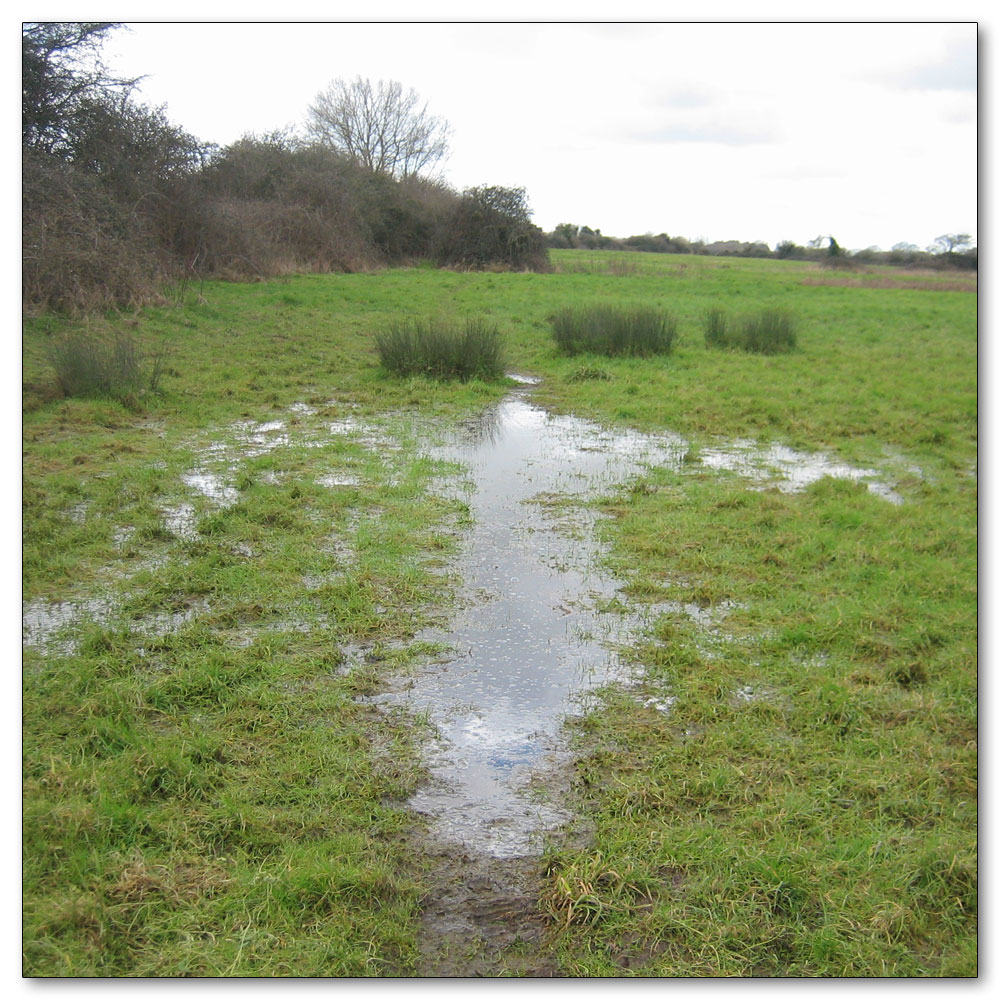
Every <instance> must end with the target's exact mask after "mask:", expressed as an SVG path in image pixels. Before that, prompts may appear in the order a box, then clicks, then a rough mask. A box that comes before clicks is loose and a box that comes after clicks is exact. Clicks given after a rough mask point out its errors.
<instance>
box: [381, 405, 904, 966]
mask: <svg viewBox="0 0 1000 1000" xmlns="http://www.w3.org/2000/svg"><path fill="white" fill-rule="evenodd" d="M529 393H530V387H528V386H524V387H521V388H519V389H517V390H515V391H513V392H512V393H511V394H509V395H508V396H507V397H506V398H505V399H504V400H503V401H502V402H501V403H500V404H499V405H497V406H496V407H494V408H492V409H490V410H489V411H487V412H486V413H485V414H483V416H482V418H481V419H480V420H478V421H473V422H469V423H467V424H465V425H464V426H462V427H460V428H459V429H457V430H456V431H454V432H453V433H451V434H449V435H448V436H447V438H446V439H445V440H443V441H441V442H439V443H435V444H433V445H426V446H425V452H426V454H427V455H429V456H431V457H433V458H437V459H445V460H450V461H452V462H457V463H459V464H460V465H461V466H462V468H464V469H465V470H466V475H467V477H468V479H467V480H466V481H465V482H464V483H462V484H459V486H457V487H456V488H457V489H458V490H459V496H461V497H462V498H463V499H464V500H465V501H466V502H467V504H468V507H469V513H470V519H471V527H470V529H469V531H468V534H467V536H466V538H465V541H464V548H463V551H462V554H461V555H460V556H459V559H458V563H457V565H456V566H455V567H454V568H455V570H456V572H457V574H458V575H459V576H460V578H461V580H462V590H461V594H460V601H459V606H460V610H459V611H458V612H457V613H456V614H455V615H454V617H453V619H452V621H451V622H450V627H449V628H448V629H447V630H446V631H436V632H430V631H428V632H425V633H423V634H422V635H420V636H419V638H420V639H422V640H427V641H431V642H434V643H437V644H439V645H444V646H445V647H447V648H448V649H450V653H449V654H447V655H445V656H444V657H441V658H439V659H438V660H437V661H435V662H433V663H430V664H427V665H426V666H425V667H424V668H422V669H421V670H420V671H419V673H418V674H417V675H416V676H411V677H400V678H397V679H396V680H395V681H394V682H390V686H389V688H388V689H387V690H383V692H382V693H380V694H378V695H376V696H374V697H372V698H371V699H370V701H372V702H373V703H375V704H378V705H380V706H383V707H391V706H403V707H405V708H406V709H407V710H409V711H410V712H413V713H418V714H420V715H421V716H422V717H424V718H426V719H427V720H428V721H429V722H430V723H431V724H432V726H433V728H434V730H435V732H436V733H437V734H438V739H437V742H436V743H435V745H434V746H433V747H432V748H431V749H430V751H429V766H430V771H431V779H430V780H429V781H427V782H426V783H425V784H424V785H423V786H422V787H421V788H420V789H419V790H418V791H417V793H416V794H415V795H414V796H413V797H412V798H411V799H410V801H409V803H408V804H409V807H410V808H411V809H413V810H414V811H416V812H417V813H419V814H421V815H422V816H424V817H425V818H426V819H427V823H428V831H427V835H426V838H425V840H424V841H423V842H422V845H421V846H422V847H423V849H424V851H425V852H426V853H427V854H429V855H430V856H432V859H433V868H434V873H435V874H434V875H433V876H432V879H433V880H434V884H433V886H432V891H431V892H430V893H429V894H428V897H427V901H426V910H425V917H424V939H423V940H424V950H425V958H426V960H427V966H426V968H425V970H424V971H425V974H428V975H434V974H438V975H470V974H484V975H490V974H495V972H496V969H497V968H499V967H502V968H505V969H508V968H510V966H509V965H507V964H502V965H501V966H498V965H496V964H495V963H496V956H497V955H499V953H500V951H501V950H503V949H505V948H506V949H508V952H510V946H515V947H514V953H517V947H516V946H518V945H520V946H525V947H526V952H527V953H528V954H530V953H532V952H534V954H535V956H536V959H535V964H531V963H529V964H528V965H525V966H522V967H521V969H520V971H522V972H528V973H529V974H536V975H537V974H544V973H545V971H546V970H545V967H544V963H543V965H541V966H540V965H538V964H537V956H538V954H539V952H538V950H537V945H538V943H539V941H540V940H541V937H542V927H541V919H540V916H539V914H538V912H537V903H536V901H537V898H538V884H537V883H538V880H539V879H540V872H539V858H540V856H541V853H542V851H543V849H544V844H545V839H546V836H547V835H550V834H552V833H553V832H554V831H556V830H557V829H560V828H565V827H566V826H567V824H570V823H571V820H572V819H573V817H572V816H571V815H570V814H569V812H568V811H567V809H566V807H565V803H564V801H563V800H565V798H567V796H566V795H565V792H566V789H567V787H568V779H567V778H566V777H565V776H566V775H568V773H569V764H570V762H571V755H570V752H569V750H568V748H567V746H566V741H565V737H564V735H563V734H562V725H563V722H564V720H565V719H566V718H567V717H568V716H572V715H573V714H577V713H580V712H582V711H583V710H584V709H585V707H586V703H587V698H588V693H592V692H594V691H595V690H596V689H598V688H600V687H602V686H605V685H608V684H611V683H617V684H619V685H621V686H622V687H624V688H625V689H629V690H631V691H632V693H633V694H634V696H635V698H636V700H637V703H639V704H642V705H644V706H646V707H649V706H652V707H654V708H657V709H658V710H661V711H665V712H669V710H670V706H671V704H672V703H673V698H672V697H671V696H670V694H669V692H667V691H659V690H654V689H653V688H651V687H650V685H649V682H648V681H647V680H646V679H645V678H643V677H642V675H641V671H640V668H639V667H638V666H637V665H636V664H634V663H631V664H626V663H625V662H623V659H622V658H621V656H620V655H619V652H618V651H619V650H623V649H625V648H627V647H628V646H630V645H633V644H634V643H635V642H636V640H637V639H638V638H639V636H640V633H641V631H642V629H643V628H644V626H646V625H647V623H648V622H649V618H650V616H655V615H656V614H658V613H659V612H661V611H663V610H664V609H665V608H664V606H650V605H648V604H630V603H629V602H628V601H627V600H626V599H625V598H624V597H623V595H622V594H621V592H620V588H621V586H622V584H623V581H621V580H619V579H616V578H615V577H613V576H612V575H610V573H609V572H608V570H607V569H606V568H605V566H604V565H603V556H604V554H605V553H604V550H603V549H602V547H601V545H600V544H599V542H598V538H597V532H596V531H595V530H594V528H595V521H596V518H597V517H598V516H599V515H598V513H597V512H596V510H595V509H594V506H592V505H591V506H588V503H587V501H590V500H593V499H595V498H597V497H600V496H606V495H607V494H608V493H610V492H612V491H613V490H614V489H615V488H617V487H619V486H621V485H622V484H625V483H627V482H628V480H629V479H631V478H633V477H635V476H638V475H640V474H642V473H643V472H644V471H645V470H647V469H648V468H650V467H653V466H660V467H662V466H666V467H669V468H671V469H674V470H679V469H682V468H685V466H686V465H687V467H688V468H690V464H689V463H690V454H689V446H688V442H687V441H686V440H684V439H683V438H682V437H680V436H679V435H671V434H669V433H667V434H660V435H656V436H652V435H646V434H641V433H639V432H637V431H632V430H628V429H623V430H611V429H608V428H605V427H602V426H600V425H598V424H595V423H592V422H590V421H587V420H582V419H579V418H575V417H570V416H556V415H552V414H550V413H548V412H547V411H545V410H543V409H541V408H540V407H538V406H536V405H534V404H533V403H532V402H531V401H530V398H529ZM700 464H701V465H702V467H703V468H714V469H720V470H723V469H725V470H728V471H733V472H736V473H737V474H740V475H742V476H743V477H745V478H746V479H748V480H750V481H751V483H753V484H754V485H756V486H758V487H760V486H762V485H764V484H771V485H776V486H777V488H779V489H783V490H786V491H798V490H801V489H804V488H805V487H806V486H807V485H808V484H809V483H810V482H813V481H815V480H817V479H819V478H822V477H823V476H825V475H832V476H835V477H838V478H849V479H852V480H855V481H859V482H861V481H863V482H865V483H866V485H867V486H868V488H869V489H870V490H871V491H872V492H873V493H876V494H877V495H880V496H881V497H883V498H884V499H886V500H889V501H890V502H898V499H899V498H898V496H897V495H896V494H895V493H894V492H893V491H892V490H890V489H889V488H888V487H886V485H885V484H884V483H882V482H880V481H879V480H877V479H876V478H875V477H876V476H877V475H878V473H877V472H876V471H875V470H870V469H854V468H852V467H851V466H848V465H845V464H844V463H836V462H831V461H829V460H826V459H824V458H823V457H822V456H809V455H800V454H799V453H794V452H791V450H789V449H785V450H783V451H780V453H779V452H776V451H775V449H773V448H772V449H771V450H770V451H769V452H764V451H761V450H760V449H755V448H754V446H753V443H752V442H736V443H734V444H733V445H731V446H729V447H727V448H723V447H719V448H716V449H714V450H709V451H706V452H704V453H703V456H702V460H701V462H700ZM670 610H673V611H675V612H687V613H689V614H690V615H691V616H692V618H694V619H695V620H697V621H699V623H700V624H703V625H706V627H707V628H710V627H711V626H715V625H718V622H717V621H715V620H714V619H713V621H712V622H709V623H705V622H702V620H701V619H702V618H703V617H704V616H705V614H706V611H705V609H701V608H698V607H697V606H694V605H692V606H690V607H688V606H686V605H676V606H674V605H673V603H671V607H670ZM726 610H727V609H724V608H722V609H715V611H714V614H715V615H716V617H718V616H720V615H721V616H723V617H724V615H725V613H726ZM751 690H752V689H751ZM744 696H745V697H749V695H744ZM560 775H562V776H563V777H562V778H560ZM491 954H492V955H493V956H494V958H493V960H492V961H491V959H490V955H491ZM470 956H478V957H477V958H470ZM470 962H471V963H472V964H471V965H470V964H469V963H470ZM476 962H479V963H480V964H478V965H477V964H476ZM505 962H509V958H508V959H505ZM470 970H471V971H470Z"/></svg>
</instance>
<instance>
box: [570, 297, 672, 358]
mask: <svg viewBox="0 0 1000 1000" xmlns="http://www.w3.org/2000/svg"><path fill="white" fill-rule="evenodd" d="M552 332H553V336H554V338H555V341H556V344H557V346H558V347H559V349H560V350H561V351H563V352H564V353H566V354H581V353H593V354H606V355H608V356H618V355H631V356H639V357H648V356H649V355H651V354H669V353H670V351H671V349H672V348H673V344H674V340H675V338H676V336H677V321H676V320H675V319H674V317H673V316H671V315H670V314H669V313H665V312H660V311H658V310H656V309H650V308H647V307H644V306H631V307H622V306H584V307H582V308H575V309H573V308H569V309H563V310H561V311H560V312H559V313H557V314H556V315H555V316H554V317H553V318H552Z"/></svg>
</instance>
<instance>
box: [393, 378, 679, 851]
mask: <svg viewBox="0 0 1000 1000" xmlns="http://www.w3.org/2000/svg"><path fill="white" fill-rule="evenodd" d="M426 450H427V452H428V454H430V455H432V456H433V457H435V458H443V459H446V460H450V461H453V462H458V463H460V464H461V465H462V466H464V467H465V468H466V469H467V471H468V475H469V480H470V491H469V493H468V495H467V497H466V499H467V502H468V504H469V507H470V511H471V513H472V517H473V527H472V529H471V530H470V532H469V535H468V537H467V539H466V545H465V550H464V552H463V555H462V556H461V558H460V565H459V566H458V569H459V571H460V573H461V575H462V578H463V580H464V590H465V597H466V598H467V600H465V601H464V602H463V605H464V606H463V608H462V610H460V611H459V612H458V613H457V615H456V617H455V619H454V621H453V622H452V624H451V628H450V630H449V632H448V633H446V634H441V633H436V634H433V635H432V634H431V633H425V634H424V635H423V636H422V637H421V638H427V639H433V640H437V641H441V640H444V641H446V642H447V643H449V644H450V646H451V647H452V648H453V650H454V655H453V657H452V658H451V659H450V660H449V661H448V662H446V663H440V664H436V665H434V666H432V667H429V668H427V670H426V671H425V672H423V673H422V674H421V675H420V676H419V677H418V678H417V679H416V681H415V683H413V684H412V685H411V686H409V688H408V689H406V690H398V691H390V692H388V693H385V694H383V695H381V696H378V697H377V698H376V699H375V700H376V701H378V702H381V703H383V704H393V703H396V704H405V705H407V706H408V707H409V708H410V709H412V710H415V711H421V712H426V713H427V714H428V715H429V717H430V719H431V721H432V722H433V723H434V724H435V726H436V728H437V730H438V732H439V733H440V735H441V744H440V747H439V749H438V751H437V752H436V753H435V754H434V755H433V759H432V762H431V764H432V770H433V773H434V779H435V780H434V781H433V782H431V783H430V784H429V785H428V786H427V787H425V788H423V789H421V790H420V791H419V792H418V793H417V795H415V796H414V798H413V799H412V800H411V806H412V807H413V808H415V809H417V810H418V811H421V812H424V813H426V814H428V815H429V816H431V817H432V821H433V825H434V827H435V828H436V830H437V832H438V833H439V834H440V835H441V836H442V837H444V838H446V839H449V840H452V841H458V842H461V843H463V844H465V845H466V846H468V847H469V848H471V849H475V850H478V851H482V852H485V853H489V854H493V855H495V856H501V857H502V856H512V855H517V854H523V853H526V852H528V851H530V850H532V849H533V848H534V847H536V846H537V839H536V838H537V835H538V834H539V833H540V832H541V831H544V830H546V829H550V828H551V827H553V826H555V825H557V824H559V823H561V822H563V821H565V819H566V818H567V816H566V814H565V813H564V812H563V811H562V810H561V809H560V808H559V807H557V806H555V805H553V804H552V803H550V802H544V801H532V800H531V799H530V797H526V796H524V795H523V794H521V793H522V792H523V791H524V789H525V788H526V787H527V786H528V785H529V784H530V781H531V777H532V774H533V773H534V772H535V770H536V769H537V768H538V767H539V766H540V765H542V764H544V763H547V762H552V761H554V760H557V759H558V758H559V757H560V756H561V754H562V753H563V752H564V751H563V750H562V749H561V748H560V741H559V740H558V738H557V737H558V732H559V727H560V724H561V722H562V720H563V718H564V717H565V716H566V715H567V714H569V713H572V712H574V711H577V710H578V707H579V703H578V698H579V696H580V695H581V694H582V693H583V692H585V691H587V690H588V689H592V688H594V687H596V686H600V685H603V684H607V683H608V682H610V681H613V680H621V679H624V678H625V676H626V674H627V671H626V669H625V668H624V666H623V664H622V663H621V662H620V660H619V658H618V656H617V655H616V654H615V653H614V652H613V650H612V649H611V648H610V646H611V645H612V644H614V643H621V642H626V641H627V639H628V633H629V631H630V630H632V629H635V628H636V627H637V626H638V624H639V622H640V621H641V617H642V616H641V613H640V612H639V611H638V610H635V611H634V612H633V613H632V614H626V615H622V614H605V613H601V612H600V611H598V610H597V607H598V606H599V605H600V604H601V602H602V601H605V600H607V599H609V598H611V597H613V596H614V595H615V593H616V590H617V587H618V581H616V580H615V579H614V578H613V577H611V576H610V575H608V574H607V573H606V572H605V571H603V570H602V569H601V567H600V556H601V551H600V548H599V547H598V545H597V542H596V540H595V538H594V532H593V531H592V527H593V520H594V517H595V515H594V514H593V512H591V511H589V510H586V509H584V508H583V507H582V501H584V500H586V499H588V498H590V497H593V496H595V495H598V494H599V493H602V492H605V491H607V490H608V489H609V488H611V487H612V486H613V485H615V484H616V483H620V482H622V481H624V480H626V479H627V478H628V477H630V476H632V475H634V474H636V473H639V472H640V471H642V470H643V469H644V468H645V467H646V466H648V465H651V464H658V463H668V464H670V465H671V466H673V467H676V466H678V465H679V463H680V460H681V456H682V455H683V454H684V451H685V450H686V444H685V442H684V441H683V440H682V439H680V438H679V437H670V436H664V437H662V438H659V439H653V438H650V437H647V436H644V435H640V434H638V433H636V432H633V431H628V430H625V431H609V430H607V429H605V428H602V427H599V426H598V425H596V424H592V423H589V422H587V421H583V420H579V419H576V418H573V417H559V416H552V415H550V414H548V413H546V412H545V411H544V410H541V409H539V408H538V407H536V406H533V405H531V403H529V402H528V401H527V400H526V399H525V398H524V396H523V395H522V394H521V393H520V392H515V393H513V394H512V395H510V396H508V397H507V398H506V399H505V400H504V401H503V402H502V403H501V404H500V405H499V406H497V407H495V408H493V409H492V410H490V411H489V412H488V413H487V414H486V415H485V417H484V418H483V419H481V420H479V421H476V422H472V423H469V424H467V425H465V426H463V427H461V428H459V430H458V431H457V432H456V433H455V434H454V435H453V436H452V437H451V438H450V439H449V440H447V441H446V442H445V443H443V444H439V445H435V446H429V447H428V448H427V449H426ZM554 494H559V495H560V496H561V497H563V498H565V497H569V498H571V499H573V500H575V501H576V502H577V503H576V504H574V505H573V508H574V515H573V528H574V530H573V531H572V532H570V533H567V532H566V531H565V530H561V529H557V527H556V524H555V519H554V518H553V517H552V514H551V512H550V511H548V510H547V507H546V504H545V503H544V502H541V503H539V502H529V501H532V500H537V499H539V498H542V499H543V500H544V498H546V497H548V496H549V495H554ZM562 520H563V519H562V518H561V519H560V521H562ZM563 527H565V525H563Z"/></svg>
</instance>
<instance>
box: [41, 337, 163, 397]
mask: <svg viewBox="0 0 1000 1000" xmlns="http://www.w3.org/2000/svg"><path fill="white" fill-rule="evenodd" d="M48 358H49V363H50V364H51V366H52V368H53V370H54V371H55V375H56V380H57V381H58V383H59V386H60V388H61V389H62V391H63V392H64V393H65V394H66V395H67V396H97V397H99V396H104V397H108V398H111V399H116V400H118V401H119V402H125V401H127V400H131V399H135V398H136V397H137V396H141V395H143V394H144V393H146V392H155V391H156V389H157V388H158V387H159V383H160V379H161V377H162V375H163V360H164V359H163V354H162V353H159V354H152V355H150V354H148V353H147V352H146V351H145V350H144V348H143V346H142V344H141V343H140V342H139V340H138V338H137V337H135V336H133V335H132V334H130V333H128V332H127V331H122V330H119V331H117V332H115V333H114V334H99V333H91V332H80V331H74V332H71V333H67V334H65V335H64V336H62V337H60V338H59V339H58V340H56V341H55V342H54V343H53V344H52V345H51V346H50V347H49V351H48Z"/></svg>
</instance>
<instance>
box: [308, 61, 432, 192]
mask: <svg viewBox="0 0 1000 1000" xmlns="http://www.w3.org/2000/svg"><path fill="white" fill-rule="evenodd" d="M306 129H307V131H308V134H309V136H310V138H312V139H313V140H314V141H316V142H318V143H321V144H322V145H325V146H329V147H331V148H333V149H335V150H337V151H338V152H340V153H343V154H344V155H346V156H349V157H351V159H353V160H356V161H357V162H358V163H361V164H362V165H364V166H365V167H367V168H368V169H369V170H372V171H374V172H375V173H379V174H391V175H393V176H395V177H400V178H402V177H411V176H413V175H414V174H418V173H420V171H422V170H424V169H426V168H428V167H432V166H433V165H434V164H436V163H438V162H439V161H440V160H442V159H443V158H444V157H445V156H446V155H447V153H448V139H449V136H450V133H451V128H450V126H449V125H448V123H447V122H446V121H445V120H444V119H443V118H438V117H436V116H435V115H431V114H428V112H427V105H426V104H423V105H422V104H421V102H420V98H419V97H418V96H417V93H416V91H415V90H413V89H412V88H411V89H410V90H407V91H404V90H403V86H402V84H400V83H398V82H396V81H395V80H388V81H386V80H379V81H378V83H377V84H374V85H373V84H372V82H371V81H370V80H367V79H362V78H361V77H360V76H359V77H357V78H356V79H354V80H352V81H347V80H344V79H337V80H334V81H332V82H331V83H330V85H329V86H328V87H327V88H326V90H323V91H321V92H320V93H319V94H317V95H316V100H315V101H314V102H313V103H312V104H311V105H310V106H309V111H308V114H307V118H306Z"/></svg>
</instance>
